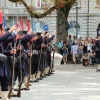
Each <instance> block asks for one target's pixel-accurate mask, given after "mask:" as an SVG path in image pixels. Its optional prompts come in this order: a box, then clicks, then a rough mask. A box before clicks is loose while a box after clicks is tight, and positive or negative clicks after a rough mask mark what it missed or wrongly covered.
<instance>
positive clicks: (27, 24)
mask: <svg viewBox="0 0 100 100" xmlns="http://www.w3.org/2000/svg"><path fill="white" fill-rule="evenodd" d="M26 27H27V31H30V20H29V19H27V20H26Z"/></svg>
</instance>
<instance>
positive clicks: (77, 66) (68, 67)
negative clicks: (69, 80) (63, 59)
mask: <svg viewBox="0 0 100 100" xmlns="http://www.w3.org/2000/svg"><path fill="white" fill-rule="evenodd" d="M80 69H95V67H94V66H92V65H91V66H90V65H88V66H87V67H86V66H83V65H82V64H62V65H59V66H55V70H65V71H68V70H80Z"/></svg>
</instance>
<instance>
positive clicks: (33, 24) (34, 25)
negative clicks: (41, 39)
mask: <svg viewBox="0 0 100 100" xmlns="http://www.w3.org/2000/svg"><path fill="white" fill-rule="evenodd" d="M32 30H33V31H36V22H35V19H34V18H32Z"/></svg>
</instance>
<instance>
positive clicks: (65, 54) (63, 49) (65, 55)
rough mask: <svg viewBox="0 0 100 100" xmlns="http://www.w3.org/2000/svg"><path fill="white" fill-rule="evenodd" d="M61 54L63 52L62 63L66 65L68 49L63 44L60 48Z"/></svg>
mask: <svg viewBox="0 0 100 100" xmlns="http://www.w3.org/2000/svg"><path fill="white" fill-rule="evenodd" d="M62 52H63V62H64V64H66V63H67V56H68V48H67V46H66V44H64V46H63V47H62Z"/></svg>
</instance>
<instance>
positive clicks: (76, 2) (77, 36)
mask: <svg viewBox="0 0 100 100" xmlns="http://www.w3.org/2000/svg"><path fill="white" fill-rule="evenodd" d="M76 37H77V38H78V2H77V1H76Z"/></svg>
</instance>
